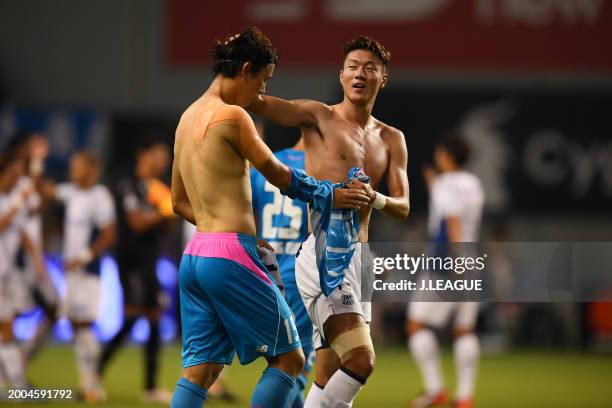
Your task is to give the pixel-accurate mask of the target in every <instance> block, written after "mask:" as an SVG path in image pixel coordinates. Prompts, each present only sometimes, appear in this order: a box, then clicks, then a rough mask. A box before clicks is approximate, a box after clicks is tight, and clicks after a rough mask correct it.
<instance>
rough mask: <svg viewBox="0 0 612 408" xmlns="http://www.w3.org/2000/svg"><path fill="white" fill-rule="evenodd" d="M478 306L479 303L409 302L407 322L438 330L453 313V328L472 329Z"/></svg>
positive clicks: (474, 324)
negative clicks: (419, 323) (415, 322)
mask: <svg viewBox="0 0 612 408" xmlns="http://www.w3.org/2000/svg"><path fill="white" fill-rule="evenodd" d="M479 306H480V303H479V302H410V303H409V304H408V312H407V315H408V319H409V320H412V321H417V322H421V323H423V324H426V325H428V326H432V327H434V328H440V327H442V326H444V325H445V324H446V323H447V322H448V320H449V318H450V316H451V314H453V313H454V315H455V319H454V322H453V324H454V327H461V328H473V327H474V326H476V318H477V317H478V308H479Z"/></svg>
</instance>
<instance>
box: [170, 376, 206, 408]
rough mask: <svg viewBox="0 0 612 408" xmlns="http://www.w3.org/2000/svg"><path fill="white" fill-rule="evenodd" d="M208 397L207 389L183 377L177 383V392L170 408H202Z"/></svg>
mask: <svg viewBox="0 0 612 408" xmlns="http://www.w3.org/2000/svg"><path fill="white" fill-rule="evenodd" d="M207 396H208V391H207V390H206V388H203V387H200V386H199V385H197V384H194V383H192V382H191V381H189V380H188V379H186V378H184V377H182V378H181V379H180V380H178V382H177V383H176V390H175V391H174V395H173V396H172V401H171V402H170V408H202V407H203V406H204V401H206V397H207Z"/></svg>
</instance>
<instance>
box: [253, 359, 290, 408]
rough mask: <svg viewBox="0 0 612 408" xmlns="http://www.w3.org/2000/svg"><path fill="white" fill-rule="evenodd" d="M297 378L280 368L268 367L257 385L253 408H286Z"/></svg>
mask: <svg viewBox="0 0 612 408" xmlns="http://www.w3.org/2000/svg"><path fill="white" fill-rule="evenodd" d="M293 387H295V379H294V378H293V377H291V376H290V375H289V374H287V373H285V372H284V371H282V370H279V369H278V368H273V367H268V368H266V369H265V371H264V372H263V375H262V376H261V379H260V380H259V382H258V383H257V386H256V387H255V391H254V392H253V398H252V399H251V408H286V407H287V403H288V402H289V397H290V394H291V392H292V391H293Z"/></svg>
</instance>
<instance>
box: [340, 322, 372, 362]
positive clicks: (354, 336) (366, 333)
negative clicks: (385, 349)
mask: <svg viewBox="0 0 612 408" xmlns="http://www.w3.org/2000/svg"><path fill="white" fill-rule="evenodd" d="M330 346H331V348H332V350H334V351H335V352H336V354H338V356H339V357H340V359H342V356H344V355H345V354H346V353H348V352H349V351H351V350H353V349H356V348H357V347H367V348H369V349H371V350H372V351H374V345H373V344H372V338H371V337H370V329H369V327H368V326H367V325H366V324H365V323H363V324H360V325H359V326H357V327H354V328H352V329H351V330H349V331H347V332H345V333H342V334H341V335H339V336H338V337H336V339H335V340H334V341H333V342H332V343H331V345H330Z"/></svg>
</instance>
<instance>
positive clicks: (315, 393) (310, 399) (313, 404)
mask: <svg viewBox="0 0 612 408" xmlns="http://www.w3.org/2000/svg"><path fill="white" fill-rule="evenodd" d="M322 397H323V387H321V386H320V385H319V384H317V383H316V381H315V382H313V383H312V387H310V391H308V395H307V396H306V401H304V408H321V398H322Z"/></svg>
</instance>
